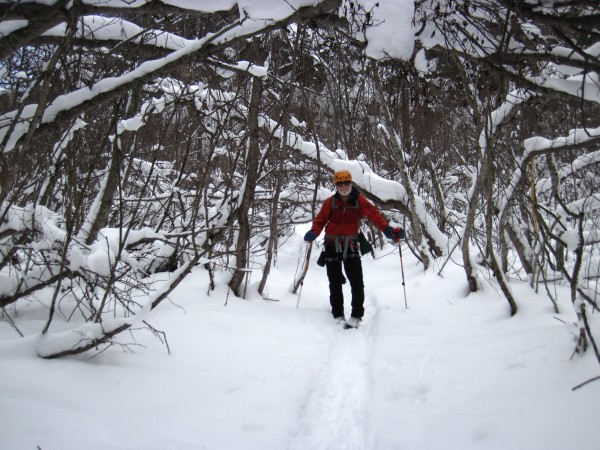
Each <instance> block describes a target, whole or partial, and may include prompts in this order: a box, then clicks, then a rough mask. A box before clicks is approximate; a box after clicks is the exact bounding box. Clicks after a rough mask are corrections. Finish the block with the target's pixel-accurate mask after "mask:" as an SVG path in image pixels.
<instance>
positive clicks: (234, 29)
mask: <svg viewBox="0 0 600 450" xmlns="http://www.w3.org/2000/svg"><path fill="white" fill-rule="evenodd" d="M90 1H91V0H90ZM108 3H109V4H110V5H113V6H117V5H118V4H121V2H117V1H116V0H112V1H111V0H108ZM125 3H128V4H136V5H138V6H139V5H143V4H146V2H145V1H143V0H140V1H139V2H133V3H130V2H123V4H125ZM183 3H184V2H182V4H183ZM185 3H186V4H187V5H188V7H192V8H194V7H197V8H202V7H203V6H206V5H207V4H208V3H206V2H203V1H201V0H196V2H194V3H188V2H185ZM212 3H214V2H212ZM94 4H96V3H94ZM104 4H106V2H104ZM339 4H340V0H322V1H320V2H317V3H315V2H314V1H313V0H290V1H288V2H285V3H283V2H282V3H281V4H280V5H278V6H277V7H275V8H274V7H273V5H272V2H262V1H257V2H255V3H252V4H250V5H245V6H244V8H243V13H244V14H243V15H242V17H241V18H240V19H238V20H236V21H234V22H232V23H230V24H228V25H226V26H225V27H224V28H222V29H221V30H220V31H218V32H216V33H209V34H207V35H206V36H204V37H202V38H199V39H195V40H188V41H180V42H178V44H184V46H183V47H182V48H179V49H177V50H174V51H172V52H171V53H169V54H168V55H166V56H164V57H161V58H158V59H154V60H149V61H145V62H143V63H141V64H140V65H139V66H137V67H136V68H135V69H133V70H131V71H130V72H128V73H126V74H123V75H121V76H117V77H108V78H104V79H102V80H100V81H98V82H96V83H95V84H93V85H92V86H85V87H82V88H80V89H78V90H75V91H72V92H69V93H67V94H64V95H60V96H58V97H57V98H55V99H54V100H53V101H52V102H51V103H50V104H49V105H48V106H47V107H46V108H45V110H44V112H43V114H42V117H41V119H40V122H39V126H40V127H42V126H44V125H50V124H53V123H54V122H55V121H57V120H58V119H59V118H61V117H62V116H66V117H70V116H77V115H79V114H80V113H81V112H82V111H84V110H86V109H87V108H89V107H92V106H94V105H95V104H97V103H98V102H99V101H102V100H105V99H107V98H111V97H114V96H116V95H119V94H121V93H123V92H126V91H128V90H129V89H130V87H131V86H132V85H135V84H136V83H142V82H145V81H147V80H149V79H152V78H154V77H156V76H158V75H159V74H161V73H165V72H166V71H167V70H170V69H172V68H175V67H177V66H178V65H181V64H184V63H187V62H190V61H192V60H193V61H199V60H200V61H201V60H202V59H207V58H208V57H210V56H211V55H212V54H213V53H214V52H215V51H216V50H218V49H220V48H223V47H225V46H226V45H229V44H230V43H232V42H234V41H236V40H239V39H243V38H247V37H249V36H254V35H256V34H260V33H262V32H265V31H267V30H270V29H272V28H275V27H281V26H285V25H286V24H288V23H293V22H294V21H299V20H305V19H308V18H310V17H313V16H315V15H318V14H322V13H324V12H329V11H331V10H335V9H336V8H337V7H339ZM219 10H222V8H220V9H219ZM102 23H104V22H102ZM103 30H105V31H107V32H108V31H109V29H108V28H107V29H103ZM110 30H111V31H110V33H111V35H113V37H115V38H117V39H118V40H122V38H120V37H119V36H115V33H116V32H119V26H118V24H117V26H116V27H110ZM119 33H120V32H119ZM37 107H38V105H36V104H30V105H26V106H25V107H24V108H23V110H22V111H21V112H19V111H18V110H15V111H10V112H7V113H4V114H2V115H0V141H3V142H4V141H5V142H6V145H5V146H4V148H3V149H2V151H3V152H4V153H6V152H10V151H12V150H14V148H15V147H16V146H17V145H18V143H19V141H20V140H21V139H22V138H23V137H24V136H25V135H26V134H27V133H28V132H29V128H30V125H31V123H32V120H33V117H34V114H35V112H36V110H37ZM15 124H16V126H14V125H15ZM13 126H14V128H13ZM9 132H10V135H7V134H8V133H9Z"/></svg>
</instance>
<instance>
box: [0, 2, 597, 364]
mask: <svg viewBox="0 0 600 450" xmlns="http://www.w3.org/2000/svg"><path fill="white" fill-rule="evenodd" d="M96 3H98V5H96ZM114 3H115V2H113V3H112V4H114ZM117 3H118V2H117ZM141 3H144V2H140V4H136V5H137V6H135V7H133V6H128V5H127V2H121V4H120V5H119V6H122V7H120V8H115V7H109V6H110V5H111V3H110V2H109V3H108V5H109V6H106V5H107V3H106V2H95V1H85V2H80V1H76V2H62V1H57V2H55V4H54V5H51V6H48V5H40V4H36V3H33V2H29V1H20V2H0V12H1V17H2V18H3V19H2V22H0V26H1V27H2V35H1V36H0V57H1V58H2V59H1V74H0V86H1V89H0V108H1V112H2V115H0V142H1V148H2V153H1V154H0V305H1V306H2V310H3V315H4V317H5V318H6V320H9V321H11V323H13V325H14V326H15V328H16V329H17V331H18V321H13V320H12V311H15V310H16V308H17V307H18V306H17V305H18V303H19V302H20V301H32V300H33V301H44V302H47V303H48V304H49V306H50V309H49V311H50V312H49V316H48V319H47V321H46V324H45V326H44V328H43V330H41V331H42V332H43V333H45V334H47V335H48V336H46V338H47V339H48V340H49V341H50V342H51V339H52V336H51V335H52V334H53V333H52V330H53V328H52V325H53V321H55V320H58V319H56V318H55V316H56V315H57V314H60V321H61V322H64V321H70V322H72V323H73V327H78V328H75V331H79V333H74V335H76V336H77V337H76V338H74V339H73V340H72V341H65V340H64V337H63V338H61V339H60V340H59V339H57V340H56V342H57V345H55V346H52V345H47V346H46V347H45V348H47V349H50V350H47V351H45V352H42V354H41V356H44V357H55V356H61V355H66V354H73V353H79V352H82V351H86V350H89V349H92V348H96V347H97V346H98V345H99V344H102V343H111V342H116V341H115V336H117V335H118V334H119V333H120V332H122V331H124V330H127V329H131V327H132V326H134V325H135V324H137V323H138V322H139V321H138V320H137V317H138V316H139V314H140V312H143V311H144V310H149V309H152V308H154V307H156V305H158V304H159V303H160V302H161V301H162V300H163V299H164V298H166V296H167V295H168V293H169V292H170V291H171V290H172V289H173V288H174V287H175V286H176V285H177V283H178V282H179V281H180V280H181V279H182V278H183V277H185V276H186V275H187V274H188V273H189V272H190V270H191V268H192V267H194V266H196V265H202V266H203V267H204V268H205V270H206V276H207V277H211V279H212V276H213V274H214V271H217V270H218V271H222V270H229V271H231V275H232V276H231V281H230V284H229V285H230V288H231V290H232V291H233V293H234V294H235V295H238V296H243V295H244V293H245V289H246V285H247V281H248V277H249V275H248V274H249V273H250V271H249V269H252V271H253V272H254V273H257V272H260V273H261V275H262V281H261V283H260V290H261V292H262V290H263V289H264V288H265V285H266V282H267V279H268V274H269V268H270V267H271V265H272V264H274V262H275V261H276V254H277V248H278V245H280V243H281V241H282V240H284V239H285V238H286V236H288V235H289V234H290V232H291V230H292V225H293V224H295V223H299V222H306V221H309V220H311V219H312V217H313V215H314V214H315V209H316V208H317V207H318V203H319V202H318V200H320V199H322V198H323V195H325V194H324V191H323V190H322V189H321V188H331V183H330V172H331V170H332V168H334V167H335V166H336V161H340V160H344V161H355V162H356V163H357V165H356V167H357V168H361V167H362V168H363V169H364V170H368V171H372V172H373V173H374V174H377V175H379V176H381V177H383V178H385V179H388V180H393V181H396V182H397V183H398V186H399V192H401V193H402V195H399V196H397V197H396V198H389V197H386V196H384V195H382V194H381V193H380V192H377V190H375V189H371V186H370V185H366V184H365V185H359V187H360V188H361V189H362V190H363V191H364V192H365V194H366V195H367V196H368V197H369V198H371V199H372V200H373V201H374V202H376V203H377V204H378V206H380V207H381V208H383V209H384V211H385V214H386V215H387V217H388V218H389V219H390V220H393V221H395V222H396V223H398V224H402V225H403V226H405V227H406V229H407V231H408V241H407V242H408V243H409V245H410V246H411V249H412V250H413V251H414V252H415V254H416V255H417V256H418V257H419V258H420V260H421V261H422V263H423V266H424V269H425V270H435V271H436V272H440V273H441V272H442V271H443V270H444V267H445V266H446V264H447V263H448V261H449V260H450V259H453V260H454V261H460V262H461V263H462V264H463V265H464V269H465V276H466V282H467V283H468V287H469V290H470V291H471V292H474V291H476V290H478V289H479V287H480V286H481V283H482V282H487V281H486V279H493V281H492V282H493V283H495V284H497V285H498V286H499V287H500V289H501V290H502V292H503V293H504V295H505V297H506V298H507V301H508V304H509V312H510V314H516V313H517V311H518V303H519V300H518V299H516V298H514V297H513V295H512V293H511V290H510V280H511V279H514V278H518V279H528V280H530V282H531V285H532V288H534V289H540V287H541V288H542V289H545V290H546V292H547V293H548V296H549V297H550V299H551V301H552V302H553V304H554V305H555V307H556V302H555V299H554V297H553V292H554V291H553V290H552V289H551V288H550V287H549V286H550V284H551V283H566V284H568V285H569V286H570V287H571V291H572V301H573V305H574V307H575V308H576V310H577V312H578V315H579V318H580V323H579V329H580V340H579V343H578V350H579V349H585V348H586V346H587V344H588V340H589V339H590V338H593V337H592V334H591V332H590V328H589V327H588V317H587V311H589V310H590V309H591V310H597V309H598V306H597V296H598V292H599V290H600V288H599V286H598V279H599V275H600V272H599V270H600V269H599V263H598V262H599V258H600V257H599V249H598V243H599V238H598V234H597V233H598V232H597V229H598V220H599V217H598V205H599V204H600V203H599V200H600V199H599V198H598V194H597V193H598V192H599V189H598V184H599V183H600V181H599V180H600V176H598V175H599V174H598V170H599V165H598V162H599V161H600V153H599V152H598V143H599V140H600V137H599V136H600V124H599V123H598V117H600V114H599V112H600V111H599V106H598V102H599V100H600V89H599V81H598V74H599V73H600V67H599V64H600V61H599V55H600V50H599V47H600V11H599V8H598V5H597V4H596V1H593V0H590V1H585V0H577V1H575V0H572V1H567V0H565V1H556V2H550V3H549V2H543V1H533V0H532V1H528V2H513V1H510V0H471V1H451V0H422V1H418V2H415V10H414V11H413V13H414V18H413V26H414V31H415V35H416V40H415V48H414V52H413V55H412V58H410V60H407V61H403V60H399V59H394V58H386V59H383V60H373V59H370V58H369V57H367V56H366V53H365V45H366V43H365V40H364V32H365V30H367V29H368V28H369V27H376V26H378V24H377V19H376V18H377V15H376V11H373V10H365V9H364V8H363V7H362V6H361V4H360V2H355V1H344V2H342V1H341V0H339V1H333V0H326V1H322V2H319V3H318V4H317V5H315V6H311V7H306V8H300V9H298V10H296V11H294V12H293V11H291V10H290V15H289V16H288V17H286V18H282V17H279V18H278V19H277V20H275V21H272V22H269V21H264V22H261V25H260V26H257V25H256V24H253V23H251V20H250V19H249V18H248V17H244V16H243V15H242V16H240V12H239V11H238V9H237V8H233V9H232V10H229V11H220V12H217V13H214V12H209V11H197V10H194V9H191V7H190V8H189V9H186V8H176V7H172V6H168V5H164V4H163V3H162V2H148V3H147V4H141ZM103 5H104V6H103ZM340 12H341V13H342V14H341V15H340ZM250 25H251V26H250ZM357 170H362V169H357ZM368 231H369V232H370V233H369V235H370V236H371V237H372V239H373V240H379V239H381V236H378V234H377V233H374V232H373V230H368ZM162 271H172V272H174V274H173V276H172V277H171V278H170V280H171V281H170V282H169V283H167V285H165V286H163V287H162V288H161V289H159V290H158V291H155V290H152V289H150V288H149V286H151V284H150V280H151V275H152V274H155V273H157V272H162ZM146 325H148V324H147V323H146ZM148 326H150V325H148ZM58 328H64V325H61V326H60V327H58ZM586 329H587V330H586ZM90 330H91V331H90ZM65 342H67V343H68V345H66V344H65ZM592 342H593V341H592Z"/></svg>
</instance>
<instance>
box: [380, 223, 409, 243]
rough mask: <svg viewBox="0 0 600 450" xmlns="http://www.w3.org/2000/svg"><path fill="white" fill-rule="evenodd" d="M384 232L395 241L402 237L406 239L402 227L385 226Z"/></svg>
mask: <svg viewBox="0 0 600 450" xmlns="http://www.w3.org/2000/svg"><path fill="white" fill-rule="evenodd" d="M383 234H385V237H386V238H388V239H389V240H390V241H394V242H396V241H399V240H400V239H404V237H405V234H404V230H403V229H402V228H400V227H396V228H392V227H390V226H389V225H388V226H387V227H385V229H384V230H383Z"/></svg>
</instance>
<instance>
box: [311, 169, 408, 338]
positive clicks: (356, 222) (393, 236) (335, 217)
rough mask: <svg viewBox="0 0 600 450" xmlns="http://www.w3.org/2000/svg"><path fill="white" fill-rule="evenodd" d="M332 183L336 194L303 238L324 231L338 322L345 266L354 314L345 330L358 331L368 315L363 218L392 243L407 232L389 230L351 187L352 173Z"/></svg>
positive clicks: (333, 308)
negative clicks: (361, 242) (361, 241)
mask: <svg viewBox="0 0 600 450" xmlns="http://www.w3.org/2000/svg"><path fill="white" fill-rule="evenodd" d="M333 182H334V183H335V186H336V191H337V192H336V193H335V195H333V196H331V197H329V198H328V199H327V200H325V202H323V206H322V207H321V210H320V211H319V213H318V214H317V217H315V219H314V220H313V224H312V227H311V229H310V230H309V231H308V232H307V233H306V234H305V235H304V240H305V241H314V240H315V239H316V238H317V236H319V234H321V231H323V228H325V265H326V267H327V278H329V301H330V303H331V313H332V314H333V317H334V318H335V319H336V320H338V321H340V322H343V321H345V316H344V294H343V291H342V284H344V282H345V278H344V275H343V274H342V264H343V266H344V271H345V272H346V276H347V277H348V281H350V287H351V290H352V315H351V316H350V319H348V321H347V322H346V327H350V328H356V327H358V324H359V323H360V321H361V319H362V317H363V315H364V312H365V310H364V306H363V304H364V301H365V292H364V284H363V272H362V264H361V261H360V253H359V244H358V232H359V227H360V219H361V218H363V217H366V218H367V219H369V221H370V222H371V223H372V224H373V225H375V226H376V227H377V228H379V229H380V230H381V231H383V233H384V234H385V236H386V237H387V238H388V239H390V240H393V241H398V240H400V239H403V238H404V230H403V229H402V228H392V227H390V225H389V223H388V221H387V220H386V219H385V218H384V217H383V216H382V215H381V213H380V212H379V210H378V209H377V208H376V207H375V206H374V205H373V204H372V203H371V202H369V201H368V200H367V199H366V198H365V197H364V196H363V195H362V194H360V193H359V192H358V189H356V187H354V186H353V185H352V175H351V174H350V172H348V171H347V170H340V171H337V172H335V174H334V176H333Z"/></svg>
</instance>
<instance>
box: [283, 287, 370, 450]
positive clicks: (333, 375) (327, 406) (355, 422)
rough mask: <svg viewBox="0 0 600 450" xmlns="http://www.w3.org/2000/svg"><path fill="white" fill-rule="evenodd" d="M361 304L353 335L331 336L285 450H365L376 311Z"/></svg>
mask: <svg viewBox="0 0 600 450" xmlns="http://www.w3.org/2000/svg"><path fill="white" fill-rule="evenodd" d="M370 300H371V299H369V298H367V299H366V301H365V316H364V317H363V321H362V323H361V325H360V326H359V328H358V329H355V330H352V329H350V330H344V329H343V326H342V325H339V324H337V325H332V326H335V327H336V328H337V329H336V330H334V332H333V333H332V342H331V349H330V354H329V358H328V360H327V363H326V364H325V365H324V367H323V370H322V371H321V374H320V376H319V378H318V379H317V380H316V382H315V386H314V389H312V390H311V391H310V392H309V394H308V399H307V402H306V404H305V406H304V408H303V410H302V414H301V417H300V420H299V426H298V431H297V433H296V436H295V437H294V438H293V439H292V442H291V444H290V446H289V450H306V449H311V450H319V449H321V450H331V449H336V450H362V449H366V448H368V438H369V434H368V431H369V423H368V422H369V404H370V403H369V402H370V398H371V387H372V378H371V347H372V342H371V338H372V333H371V327H372V323H373V322H374V319H375V318H376V311H375V310H376V305H374V304H373V302H372V301H370Z"/></svg>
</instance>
